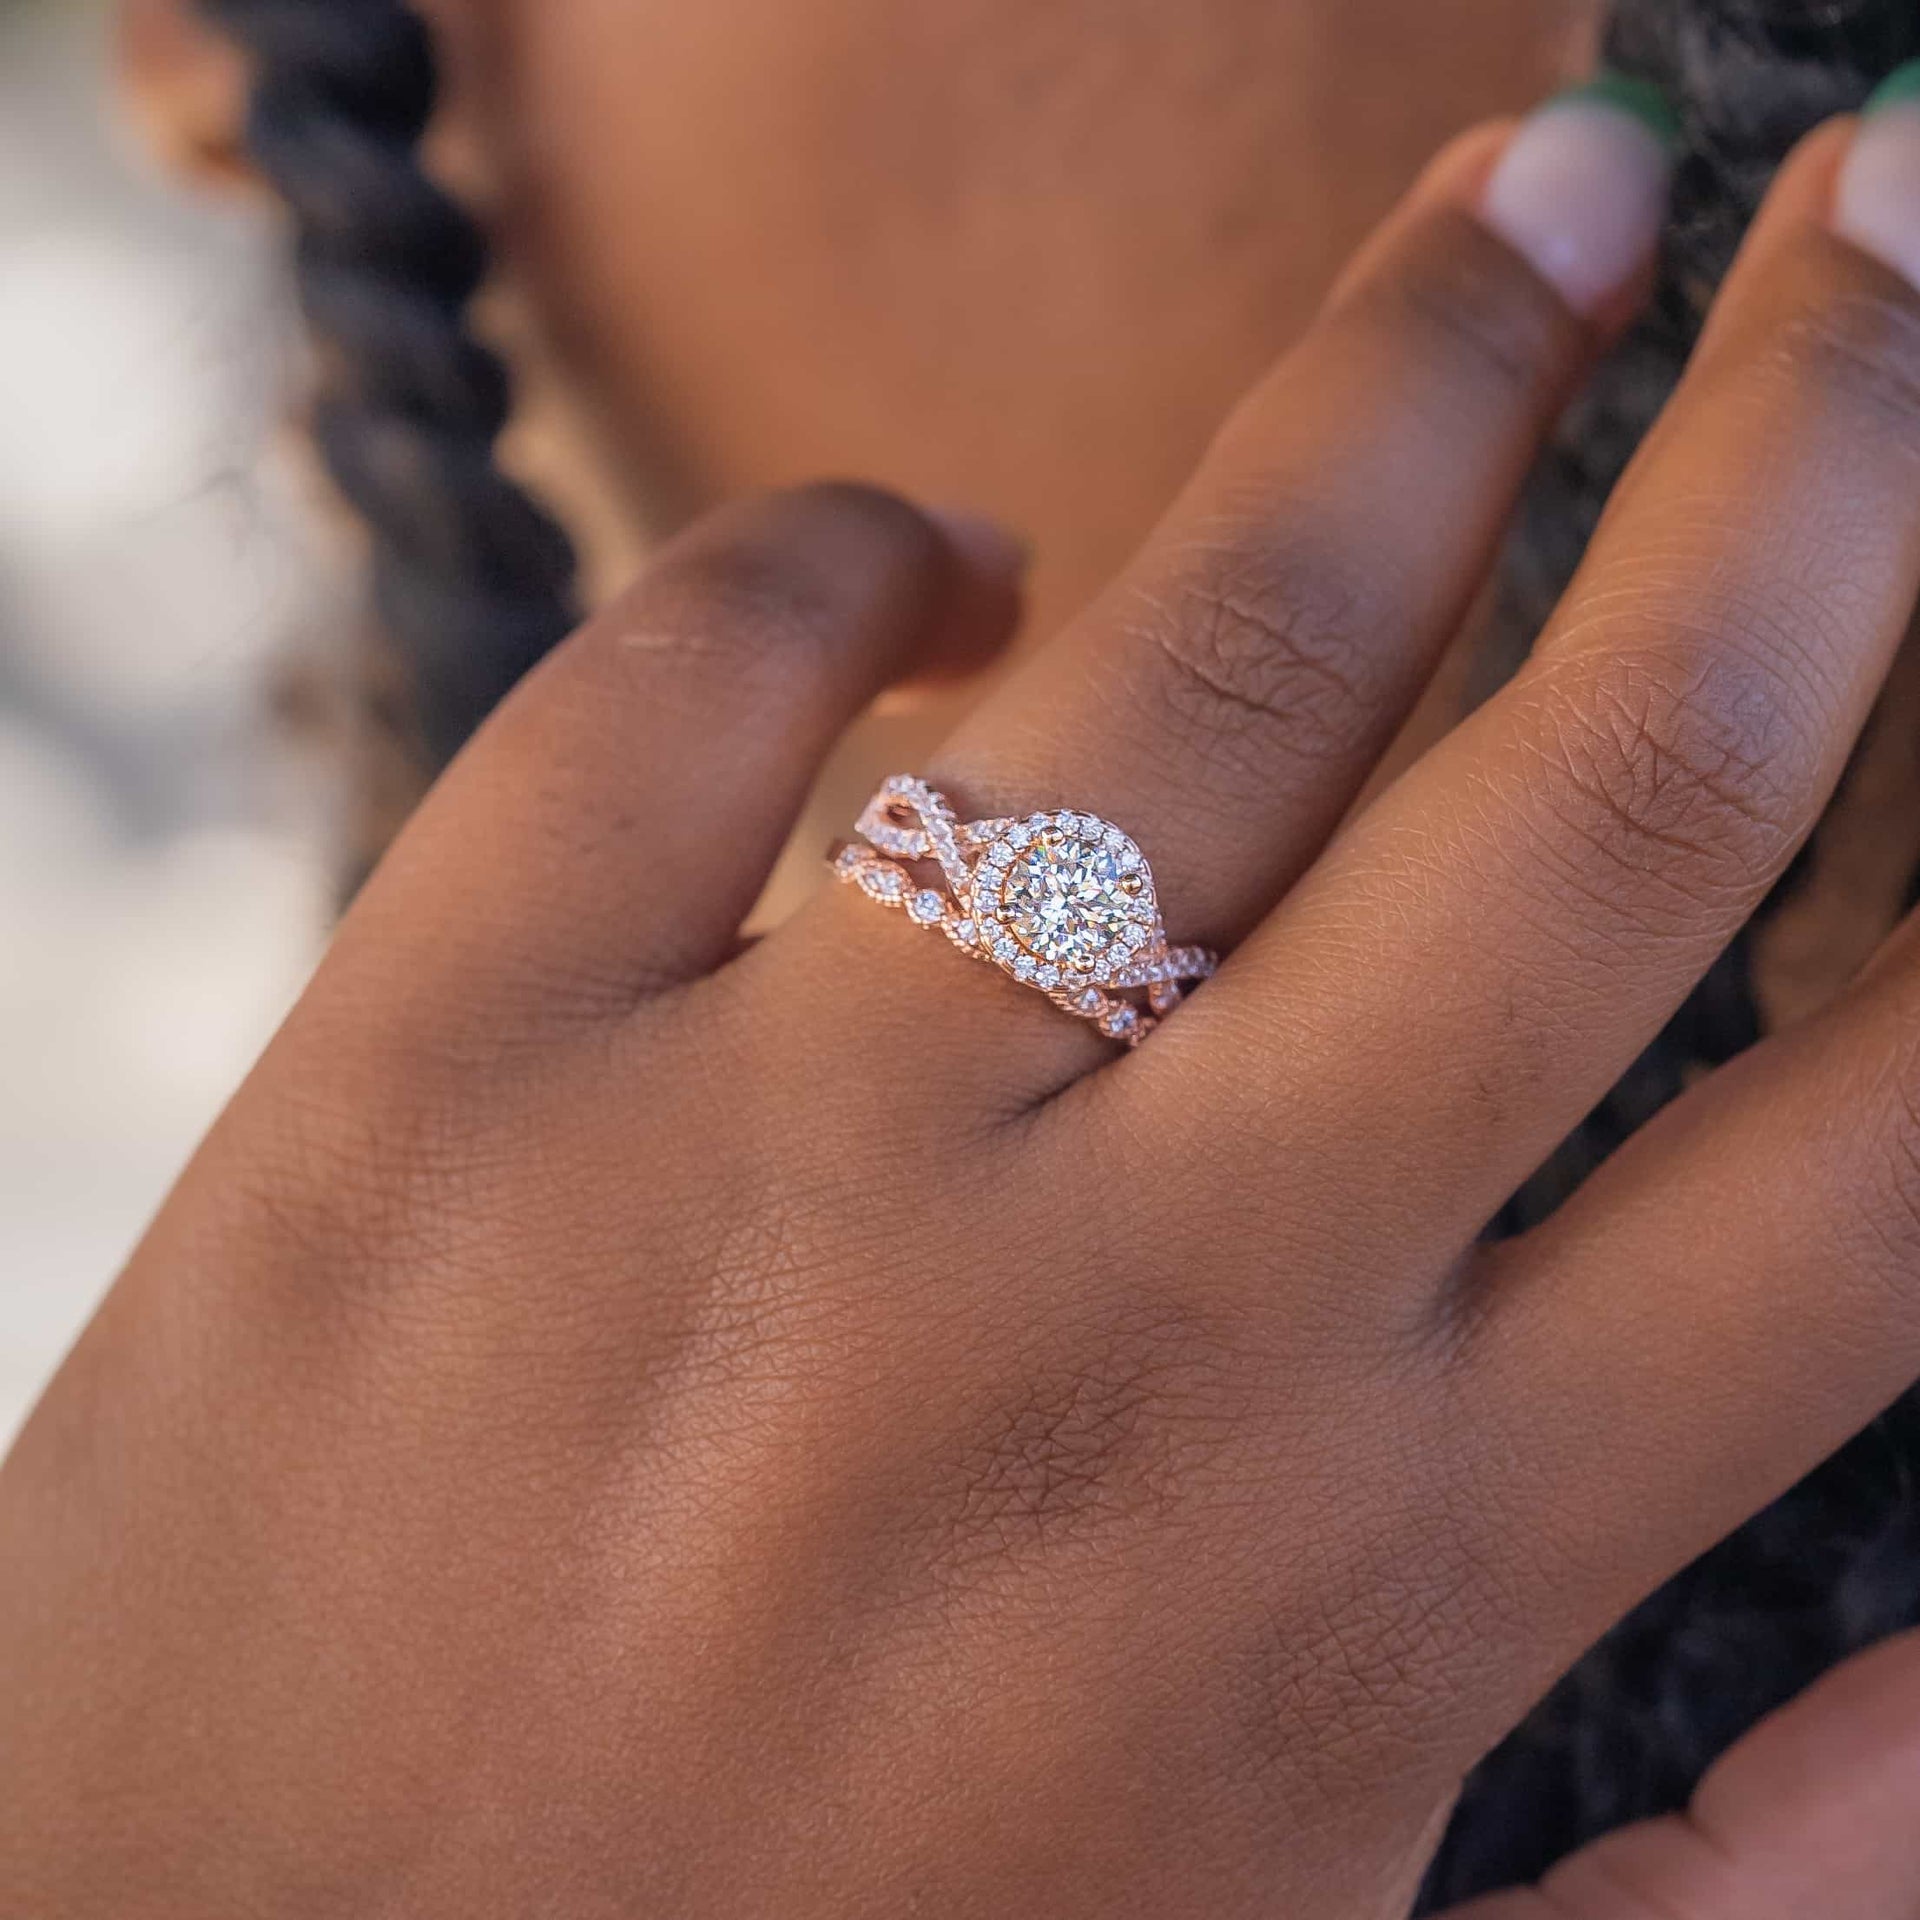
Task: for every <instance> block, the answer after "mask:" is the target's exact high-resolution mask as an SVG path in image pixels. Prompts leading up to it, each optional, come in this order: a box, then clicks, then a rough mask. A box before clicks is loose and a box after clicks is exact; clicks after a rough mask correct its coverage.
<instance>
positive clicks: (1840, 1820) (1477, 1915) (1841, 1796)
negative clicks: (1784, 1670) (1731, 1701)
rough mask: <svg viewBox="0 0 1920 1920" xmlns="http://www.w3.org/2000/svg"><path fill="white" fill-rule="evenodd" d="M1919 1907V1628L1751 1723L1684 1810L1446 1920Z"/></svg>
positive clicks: (1811, 1915)
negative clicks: (1533, 1884) (1532, 1884)
mask: <svg viewBox="0 0 1920 1920" xmlns="http://www.w3.org/2000/svg"><path fill="white" fill-rule="evenodd" d="M1916 1911H1920V1635H1915V1634H1908V1635H1903V1636H1902V1637H1901V1638H1899V1639H1897V1640H1889V1641H1887V1642H1885V1643H1884V1644H1882V1645H1881V1646H1878V1647H1875V1648H1874V1649H1873V1650H1872V1651H1871V1652H1868V1653H1864V1654H1861V1655H1859V1656H1858V1657H1857V1658H1855V1659H1853V1660H1850V1661H1848V1662H1847V1663H1846V1664H1845V1665H1844V1666H1841V1667H1837V1668H1835V1669H1834V1671H1833V1672H1831V1673H1829V1674H1827V1675H1825V1676H1824V1677H1823V1678H1822V1679H1820V1680H1819V1681H1818V1682H1816V1683H1815V1684H1814V1685H1813V1686H1812V1687H1810V1688H1808V1690H1807V1691H1806V1692H1805V1693H1804V1694H1802V1695H1801V1696H1800V1698H1799V1699H1797V1700H1795V1701H1793V1702H1792V1703H1791V1704H1790V1705H1788V1706H1786V1707H1783V1708H1781V1709H1780V1711H1779V1712H1777V1713H1775V1714H1772V1715H1770V1716H1769V1717H1768V1718H1767V1719H1766V1720H1763V1721H1762V1722H1761V1723H1760V1725H1759V1726H1758V1727H1756V1728H1755V1729H1754V1730H1753V1731H1752V1732H1751V1733H1750V1734H1748V1735H1747V1736H1746V1738H1745V1739H1743V1740H1742V1741H1740V1743H1739V1744H1738V1745H1737V1746H1735V1747H1733V1748H1732V1749H1731V1750H1730V1751H1729V1752H1728V1753H1727V1754H1726V1755H1725V1756H1723V1757H1722V1759H1721V1760H1720V1761H1719V1762H1718V1763H1717V1764H1716V1765H1715V1766H1714V1767H1713V1768H1712V1769H1711V1770H1710V1771H1709V1772H1708V1774H1707V1776H1706V1778H1705V1779H1704V1780H1702V1781H1701V1783H1700V1786H1699V1788H1698V1790H1697V1791H1696V1792H1695V1794H1694V1796H1693V1800H1692V1803H1691V1805H1690V1806H1689V1807H1688V1808H1687V1810H1686V1812H1685V1813H1683V1814H1679V1815H1676V1816H1674V1817H1673V1818H1671V1819H1666V1820H1650V1821H1646V1822H1643V1823H1641V1824H1640V1825H1637V1826H1631V1827H1625V1828H1622V1829H1621V1830H1620V1831H1619V1832H1617V1833H1612V1834H1609V1835H1607V1836H1606V1837H1605V1838H1604V1839H1602V1840H1599V1841H1596V1842H1595V1843H1594V1844H1593V1845H1592V1846H1589V1847H1586V1848H1583V1849H1582V1850H1581V1851H1580V1852H1579V1853H1576V1854H1574V1855H1573V1856H1572V1857H1571V1858H1570V1859H1568V1860H1566V1861H1564V1862H1563V1863H1562V1864H1561V1865H1560V1866H1558V1867H1556V1868H1555V1869H1554V1871H1553V1872H1552V1873H1550V1874H1549V1875H1548V1876H1547V1878H1546V1880H1545V1881H1544V1882H1543V1883H1542V1884H1541V1886H1540V1887H1539V1888H1538V1889H1537V1890H1529V1891H1525V1892H1515V1893H1507V1894H1500V1895H1497V1896H1496V1897H1494V1898H1493V1899H1490V1900H1476V1901H1473V1902H1472V1903H1470V1904H1469V1905H1467V1906H1464V1907H1457V1908H1455V1909H1453V1910H1452V1912H1451V1913H1449V1914H1448V1915H1447V1920H1656V1917H1664V1916H1672V1920H1905V1917H1906V1916H1907V1915H1910V1914H1912V1913H1914V1912H1916Z"/></svg>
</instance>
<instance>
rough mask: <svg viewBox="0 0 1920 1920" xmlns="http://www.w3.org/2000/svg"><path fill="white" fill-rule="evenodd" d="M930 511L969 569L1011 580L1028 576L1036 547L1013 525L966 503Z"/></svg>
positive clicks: (933, 508)
mask: <svg viewBox="0 0 1920 1920" xmlns="http://www.w3.org/2000/svg"><path fill="white" fill-rule="evenodd" d="M926 513H927V518H928V519H929V520H931V521H932V522H933V524H934V525H935V526H936V527H938V528H939V529H940V531H941V533H942V534H943V535H944V536H945V538H946V542H947V545H948V546H950V547H951V548H952V549H953V551H954V552H955V553H956V554H958V555H959V556H960V559H961V560H962V562H963V563H964V564H965V566H966V568H967V571H968V572H969V573H973V574H977V575H980V576H982V577H984V578H986V579H993V580H1006V581H1008V582H1018V581H1019V580H1021V579H1023V578H1024V577H1025V575H1026V572H1027V569H1028V567H1029V566H1030V565H1031V564H1032V562H1033V549H1032V548H1031V547H1030V546H1029V545H1028V544H1027V542H1026V541H1025V540H1024V539H1022V538H1021V536H1020V535H1019V534H1017V533H1015V532H1014V531H1013V529H1012V528H1011V527H1004V526H1002V525H1001V524H1000V522H999V521H998V520H992V519H989V518H988V517H987V515H985V514H984V513H973V512H970V511H968V510H967V509H966V508H963V507H929V508H928V509H927V510H926Z"/></svg>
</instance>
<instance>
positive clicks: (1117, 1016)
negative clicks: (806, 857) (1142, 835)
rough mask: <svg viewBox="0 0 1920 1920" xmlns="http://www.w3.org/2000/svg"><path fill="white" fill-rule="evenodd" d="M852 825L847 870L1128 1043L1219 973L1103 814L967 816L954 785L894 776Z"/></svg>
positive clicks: (886, 900)
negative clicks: (952, 793)
mask: <svg viewBox="0 0 1920 1920" xmlns="http://www.w3.org/2000/svg"><path fill="white" fill-rule="evenodd" d="M855 831H856V832H857V833H858V834H859V836H860V837H859V839H857V840H855V841H853V842H851V843H850V844H848V845H847V846H846V847H844V848H842V849H841V850H840V852H838V853H837V854H836V855H835V856H834V860H833V870H834V872H835V873H836V874H837V875H838V876H839V877H840V879H842V880H843V881H845V882H846V883H847V884H848V885H849V886H854V887H858V888H859V889H860V891H861V892H862V893H864V894H865V895H866V896H867V898H868V899H870V900H873V901H877V902H878V903H879V904H880V905H881V906H885V907H897V908H899V909H900V910H901V911H902V912H904V913H905V914H906V916H907V918H908V919H909V920H911V921H913V922H914V924H915V925H916V926H921V927H925V928H927V929H928V930H929V931H933V932H938V933H944V934H945V935H946V936H947V938H948V939H949V940H951V941H952V942H953V944H954V945H955V946H956V947H958V948H959V949H960V951H961V952H962V953H964V954H966V955H967V957H968V958H969V959H972V960H981V961H985V962H986V963H987V964H988V965H990V966H997V967H998V968H999V969H1000V970H1001V971H1002V972H1003V973H1005V974H1008V975H1010V976H1011V977H1012V978H1013V979H1015V980H1017V981H1019V982H1020V984H1021V985H1022V986H1029V987H1033V988H1035V989H1036V990H1037V991H1039V992H1041V993H1044V994H1045V995H1046V996H1047V998H1048V999H1049V1000H1051V1001H1052V1002H1053V1003H1054V1005H1055V1006H1057V1007H1059V1008H1060V1009H1061V1010H1062V1011H1063V1012H1065V1013H1070V1014H1073V1015H1074V1016H1075V1017H1076V1018H1078V1019H1082V1020H1091V1021H1092V1022H1093V1023H1094V1025H1095V1026H1097V1027H1098V1028H1099V1029H1100V1031H1101V1032H1102V1033H1104V1034H1105V1035H1106V1036H1107V1037H1108V1038H1109V1039H1111V1040H1118V1041H1120V1042H1121V1043H1122V1044H1123V1045H1126V1046H1129V1047H1136V1046H1138V1045H1139V1044H1140V1042H1141V1041H1142V1040H1144V1039H1145V1038H1146V1037H1147V1035H1148V1034H1149V1033H1151V1032H1152V1031H1153V1029H1154V1028H1155V1027H1156V1026H1157V1025H1158V1024H1159V1021H1160V1018H1161V1017H1163V1016H1165V1015H1166V1014H1168V1013H1171V1012H1172V1011H1173V1009H1174V1008H1175V1007H1176V1006H1178V1005H1179V1004H1180V999H1181V994H1182V986H1183V983H1190V982H1193V981H1198V980H1204V979H1206V978H1207V977H1208V976H1209V975H1210V974H1211V973H1212V972H1213V970H1214V966H1215V964H1216V963H1215V959H1214V956H1213V955H1212V954H1211V953H1209V952H1207V951H1206V949H1205V948H1203V947H1170V946H1168V944H1167V930H1166V927H1165V926H1164V924H1163V923H1162V921H1161V918H1160V907H1159V900H1158V896H1157V894H1156V892H1155V889H1154V884H1153V872H1152V869H1151V868H1149V867H1148V865H1147V862H1146V857H1145V855H1143V854H1142V853H1141V851H1140V849H1139V847H1138V846H1136V845H1135V844H1134V842H1133V840H1132V839H1131V838H1130V837H1129V836H1128V835H1127V834H1126V833H1124V832H1123V831H1122V830H1121V829H1120V828H1119V827H1116V826H1114V825H1112V824H1111V823H1110V822H1108V821H1105V820H1102V819H1100V818H1098V817H1097V816H1096V815H1094V814H1091V813H1075V812H1065V811H1055V812H1048V813H1031V814H1028V815H1026V816H1025V817H1024V818H1022V819H1013V818H1005V819H990V820H967V821H963V820H961V819H960V818H959V816H958V815H957V814H956V813H955V812H954V809H953V806H952V804H951V803H950V802H949V801H948V799H947V797H946V795H945V794H942V793H936V792H935V791H934V790H933V789H932V788H931V787H929V786H928V785H927V784H926V782H925V781H923V780H917V779H915V778H914V777H913V776H912V775H911V774H895V775H894V776H893V777H892V778H891V779H888V780H885V781H883V782H882V783H881V786H880V790H879V791H878V792H877V793H876V794H875V795H874V796H873V798H872V799H871V800H870V801H868V802H867V805H866V809H865V811H864V812H862V814H861V815H860V820H859V823H858V826H857V827H856V829H855ZM916 867H919V868H921V869H925V868H929V867H931V868H935V869H937V870H938V875H939V879H938V883H936V882H935V881H934V879H933V876H932V875H931V874H928V873H925V872H924V871H923V872H921V873H916V871H915V868H916ZM1136 994H1137V995H1140V996H1142V998H1140V999H1134V998H1131V997H1129V996H1130V995H1136Z"/></svg>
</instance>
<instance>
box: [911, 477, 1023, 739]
mask: <svg viewBox="0 0 1920 1920" xmlns="http://www.w3.org/2000/svg"><path fill="white" fill-rule="evenodd" d="M920 511H921V512H922V513H923V514H924V516H925V518H926V520H927V523H928V524H929V525H930V526H931V527H932V528H933V529H934V531H935V532H936V533H937V534H938V535H939V536H940V540H941V543H942V545H943V546H944V548H945V550H946V554H947V558H948V561H949V564H950V569H951V572H950V581H951V585H950V589H949V593H948V599H947V604H946V607H945V609H944V612H943V615H942V617H941V618H940V619H939V620H938V621H936V622H935V623H934V625H933V627H932V629H931V630H930V632H929V634H928V639H927V647H926V651H925V653H924V654H923V655H922V656H920V657H919V658H917V659H913V660H909V661H905V662H903V663H902V670H901V673H900V675H899V677H898V678H897V679H896V680H895V681H894V683H893V684H892V685H890V686H889V687H888V689H887V690H886V692H885V693H884V694H883V695H882V696H881V705H882V709H883V710H884V711H886V712H889V713H902V712H913V711H915V710H916V709H918V708H919V707H921V706H923V705H924V704H925V703H926V700H927V698H928V697H929V696H931V695H934V694H937V693H938V692H939V691H940V690H942V689H943V688H950V687H952V686H953V685H954V684H956V683H957V682H960V681H964V680H966V679H968V678H970V677H972V676H973V675H975V674H977V673H979V672H981V671H982V670H983V669H984V668H986V667H988V666H990V665H991V664H992V663H993V661H994V660H996V659H997V658H998V657H999V656H1000V655H1001V654H1002V653H1004V652H1005V651H1006V649H1007V647H1008V646H1009V645H1010V644H1011V643H1012V641H1013V638H1014V636H1015V635H1016V634H1017V633H1018V632H1019V630H1020V624H1021V620H1022V617H1023V615H1024V612H1025V608H1026V581H1027V575H1028V573H1029V572H1030V570H1031V568H1032V564H1033V548H1032V545H1031V543H1030V542H1029V541H1028V540H1027V539H1026V537H1025V536H1024V535H1023V534H1021V533H1019V532H1018V531H1016V530H1015V529H1014V528H1012V527H1009V526H1007V525H1006V524H1005V523H1004V522H1002V521H1000V520H996V519H994V518H992V517H991V516H990V515H987V514H983V513H977V512H975V511H973V510H972V509H971V508H966V507H950V506H942V507H923V508H921V509H920Z"/></svg>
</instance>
